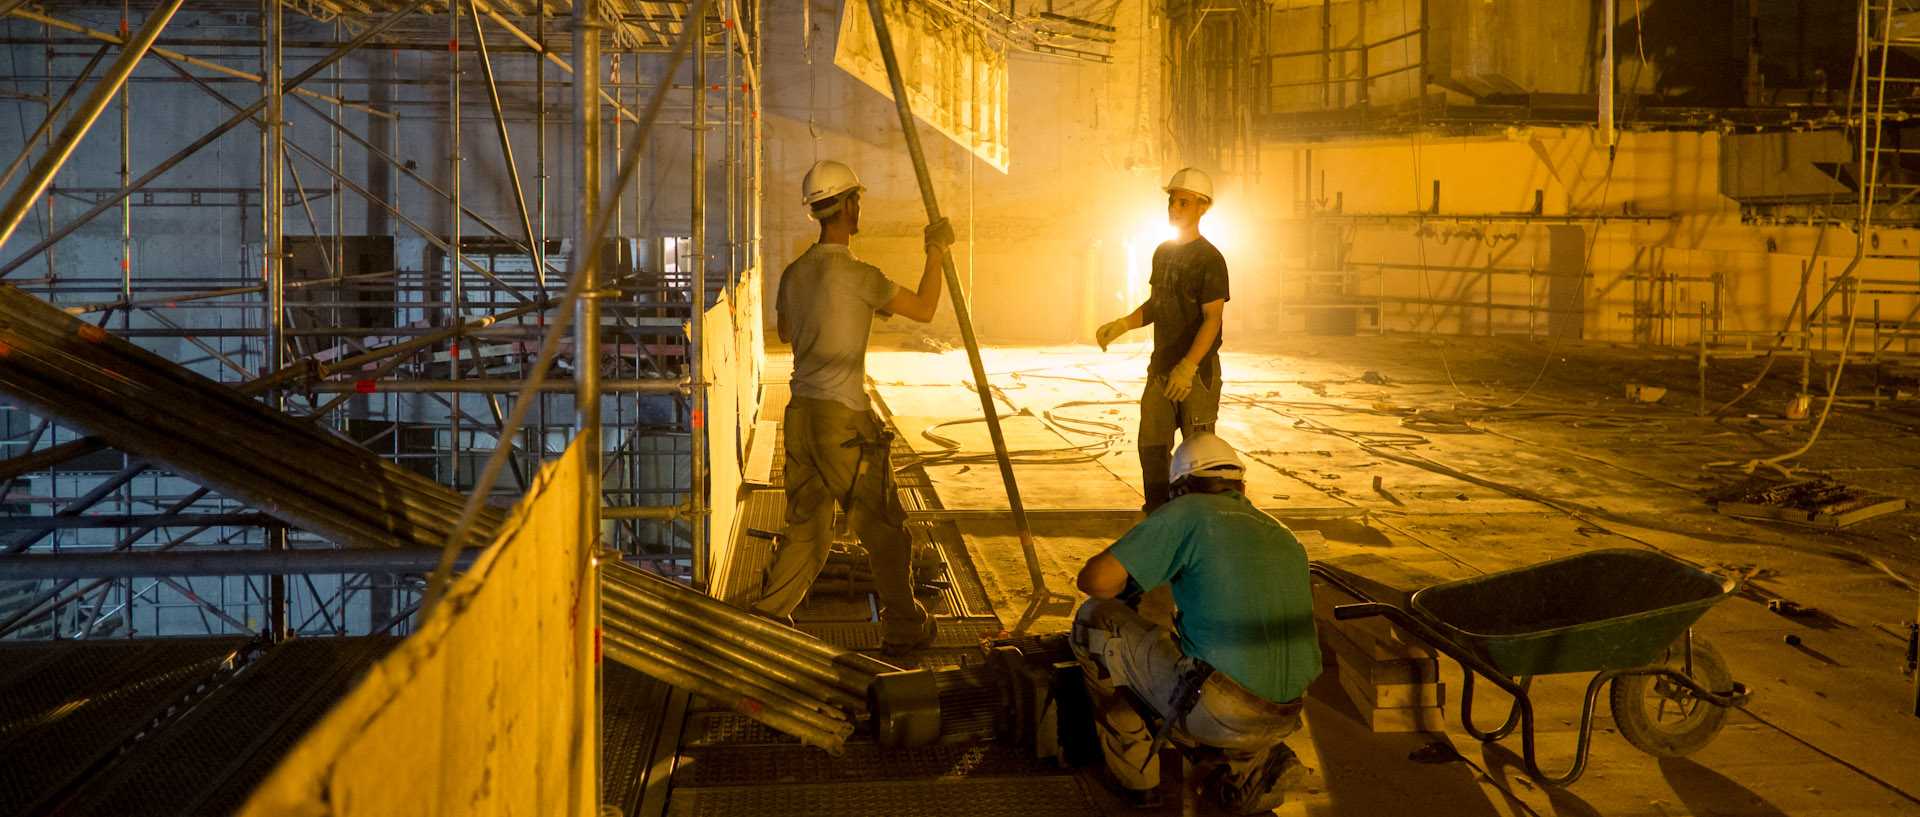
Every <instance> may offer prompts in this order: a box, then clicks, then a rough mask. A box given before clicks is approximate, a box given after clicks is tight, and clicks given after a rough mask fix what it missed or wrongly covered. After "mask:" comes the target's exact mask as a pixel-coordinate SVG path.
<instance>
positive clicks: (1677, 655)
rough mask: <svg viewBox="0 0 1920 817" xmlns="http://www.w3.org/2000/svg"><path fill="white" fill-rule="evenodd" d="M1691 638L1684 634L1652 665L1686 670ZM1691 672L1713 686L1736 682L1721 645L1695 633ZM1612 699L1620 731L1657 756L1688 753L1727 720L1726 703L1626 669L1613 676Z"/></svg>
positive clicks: (1697, 679) (1724, 686)
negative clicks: (1701, 696) (1626, 674)
mask: <svg viewBox="0 0 1920 817" xmlns="http://www.w3.org/2000/svg"><path fill="white" fill-rule="evenodd" d="M1686 649H1687V640H1686V638H1685V637H1684V636H1683V637H1681V639H1680V640H1679V641H1675V642H1674V643H1673V644H1672V645H1671V646H1669V647H1667V649H1666V652H1665V653H1664V654H1663V655H1662V657H1661V658H1660V660H1658V661H1656V662H1654V666H1665V667H1667V668H1668V669H1671V670H1673V671H1675V672H1679V673H1686V660H1687V654H1686ZM1687 677H1689V678H1692V679H1693V680H1694V682H1695V683H1698V684H1699V685H1701V686H1703V687H1706V688H1707V689H1710V690H1724V689H1728V688H1730V687H1732V685H1733V677H1732V676H1731V675H1729V674H1728V673H1727V662H1726V661H1724V660H1722V659H1721V658H1720V651H1719V650H1716V649H1714V648H1713V645H1712V644H1709V643H1707V641H1706V639H1703V638H1701V637H1699V636H1694V637H1693V672H1692V673H1690V674H1688V675H1687ZM1608 703H1609V704H1611V706H1612V708H1613V722H1614V725H1615V726H1617V727H1619V729H1620V736H1621V737H1624V738H1626V739H1627V742H1628V743H1631V744H1633V745H1634V747H1636V748H1638V749H1639V750H1640V751H1643V752H1646V753H1647V754H1650V755H1653V756H1655V757H1681V756H1683V755H1690V754H1693V753H1694V752H1697V751H1699V750H1700V748H1701V747H1703V746H1706V745H1707V744H1708V743H1710V742H1712V740H1713V736H1714V735H1717V734H1719V733H1720V727H1722V726H1724V725H1726V722H1727V708H1726V707H1723V706H1716V705H1714V704H1713V703H1711V702H1709V701H1705V700H1702V699H1700V698H1699V697H1698V696H1696V695H1694V694H1693V692H1692V691H1690V690H1688V689H1687V688H1686V687H1683V686H1681V685H1679V684H1676V683H1674V682H1672V681H1669V680H1667V679H1665V678H1662V677H1660V676H1658V675H1628V676H1623V677H1619V678H1615V679H1613V683H1612V690H1611V693H1610V694H1609V696H1608Z"/></svg>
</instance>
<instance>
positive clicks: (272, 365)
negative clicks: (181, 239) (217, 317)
mask: <svg viewBox="0 0 1920 817" xmlns="http://www.w3.org/2000/svg"><path fill="white" fill-rule="evenodd" d="M280 2H281V0H261V4H260V5H261V9H260V16H261V23H262V25H263V26H264V27H265V28H266V31H265V32H263V33H264V34H265V35H266V37H265V45H264V47H263V48H262V50H261V52H260V62H261V66H262V67H263V69H264V71H263V73H264V74H265V81H264V82H263V83H261V86H260V93H261V95H263V96H264V97H266V102H267V109H266V112H265V116H266V122H265V123H264V125H265V127H264V128H263V129H262V130H261V134H260V135H261V137H262V142H261V147H262V148H263V150H262V151H261V157H260V205H261V218H260V225H261V229H263V230H264V231H265V235H264V236H263V238H264V240H263V241H262V242H261V249H262V250H263V251H264V252H265V255H264V256H263V257H262V258H261V265H260V271H261V273H262V276H263V279H264V280H262V281H261V285H263V286H265V287H266V296H267V297H266V308H267V314H266V320H265V324H266V326H265V328H266V330H267V337H266V343H267V348H266V350H265V352H264V353H263V354H262V355H261V361H260V368H261V372H260V373H261V374H266V373H267V372H277V371H280V370H281V369H283V368H286V365H287V359H286V354H287V343H286V337H285V333H284V330H285V329H286V319H287V291H286V289H285V284H286V280H287V277H286V258H287V253H286V247H285V245H284V242H285V235H286V230H285V229H284V228H283V222H284V218H285V215H286V214H285V211H284V209H283V208H284V204H285V201H286V190H285V173H286V170H285V167H286V150H287V142H286V130H285V124H286V110H285V105H284V103H285V97H284V96H283V95H282V93H281V90H280V89H281V81H282V79H283V77H282V76H281V71H280V59H281V43H282V40H283V35H284V33H285V30H284V29H283V27H282V25H281V24H282V22H283V20H282V17H281V11H280ZM125 297H129V298H131V297H132V293H131V292H128V293H126V295H125ZM267 403H268V405H271V406H273V407H274V408H275V409H276V410H285V409H286V400H285V398H284V397H283V396H282V395H281V394H280V392H279V390H278V389H275V390H272V391H270V392H269V393H268V398H267ZM266 539H267V549H268V550H269V551H285V550H286V547H287V529H286V528H283V527H278V526H276V527H272V528H268V529H267V530H266ZM267 599H268V606H267V634H268V637H269V638H271V639H272V640H273V641H275V642H279V641H284V640H286V638H287V635H288V632H287V580H286V577H284V576H269V577H267Z"/></svg>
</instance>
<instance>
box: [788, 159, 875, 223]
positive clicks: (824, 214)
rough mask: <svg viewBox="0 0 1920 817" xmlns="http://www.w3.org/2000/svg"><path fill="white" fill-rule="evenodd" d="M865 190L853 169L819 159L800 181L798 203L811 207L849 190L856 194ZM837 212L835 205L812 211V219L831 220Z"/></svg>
mask: <svg viewBox="0 0 1920 817" xmlns="http://www.w3.org/2000/svg"><path fill="white" fill-rule="evenodd" d="M865 189H866V188H865V187H861V186H860V177H859V176H856V175H854V173H853V168H851V167H847V166H846V165H844V164H841V163H839V162H836V161H834V160H832V159H821V160H820V161H817V162H814V163H813V167H812V168H811V169H809V170H808V171H807V176H806V178H804V179H802V180H801V181H800V203H801V204H805V205H807V206H809V207H811V206H813V203H814V202H818V201H825V200H827V199H830V198H833V197H835V196H838V195H840V194H842V193H845V192H847V191H849V190H851V191H854V192H856V193H857V192H859V191H862V190H865ZM838 212H840V208H839V206H837V205H836V206H833V207H829V208H826V209H825V210H818V211H814V213H813V217H814V218H820V219H824V218H832V217H833V214H835V213H838Z"/></svg>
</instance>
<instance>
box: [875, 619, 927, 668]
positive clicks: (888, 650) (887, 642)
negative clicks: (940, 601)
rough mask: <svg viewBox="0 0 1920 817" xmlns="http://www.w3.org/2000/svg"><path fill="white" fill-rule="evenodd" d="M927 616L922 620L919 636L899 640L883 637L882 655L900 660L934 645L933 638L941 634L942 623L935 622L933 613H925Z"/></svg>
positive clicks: (881, 643) (881, 641) (881, 642)
mask: <svg viewBox="0 0 1920 817" xmlns="http://www.w3.org/2000/svg"><path fill="white" fill-rule="evenodd" d="M923 612H925V611H923ZM925 616H926V617H925V618H922V619H921V620H920V634H919V635H917V636H913V637H911V638H899V639H896V638H893V637H891V636H887V637H882V638H881V639H880V654H881V655H884V656H886V657H888V658H898V657H900V656H902V655H906V654H907V653H910V652H913V651H914V650H917V649H920V648H921V647H925V646H927V645H928V644H932V643H933V637H934V636H936V635H938V634H939V633H940V623H939V622H938V621H936V620H934V618H933V614H932V613H925Z"/></svg>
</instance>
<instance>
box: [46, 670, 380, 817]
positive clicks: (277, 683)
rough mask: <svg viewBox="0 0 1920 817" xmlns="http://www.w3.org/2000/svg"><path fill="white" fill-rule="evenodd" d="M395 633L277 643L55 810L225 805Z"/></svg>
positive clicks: (136, 811)
mask: <svg viewBox="0 0 1920 817" xmlns="http://www.w3.org/2000/svg"><path fill="white" fill-rule="evenodd" d="M398 643H400V639H399V638H398V637H389V636H382V637H362V638H314V639H300V640H295V641H289V642H286V643H283V644H278V645H275V646H274V647H272V648H271V649H269V650H267V651H266V652H265V653H263V654H262V655H261V656H260V657H259V658H257V659H255V660H254V661H253V662H252V663H249V664H247V665H246V666H244V667H242V668H241V669H240V671H238V672H236V673H234V675H233V676H232V677H231V679H229V680H227V682H225V683H222V684H221V685H220V686H219V687H218V688H216V689H214V690H213V691H212V692H210V693H209V694H208V695H207V696H206V698H205V699H204V700H203V701H201V702H200V703H199V704H198V705H195V706H193V707H192V708H191V709H190V710H188V711H187V712H186V713H185V714H184V715H182V716H180V718H179V719H178V720H177V721H174V722H171V723H168V724H166V725H164V726H163V727H161V728H160V729H158V730H155V731H154V733H153V734H151V735H148V736H146V737H143V738H142V739H140V740H139V741H138V742H137V743H135V744H134V745H133V749H132V750H131V751H129V752H128V753H127V754H126V755H125V756H123V757H121V758H120V759H119V760H118V761H116V762H114V763H113V764H111V765H110V766H108V767H107V768H106V769H104V770H102V772H101V773H100V774H99V775H97V776H95V777H94V778H93V779H91V780H88V781H87V782H86V785H85V786H84V788H82V789H81V790H80V793H79V794H78V795H77V796H76V797H74V798H73V799H72V800H70V801H68V802H67V803H65V804H64V805H63V806H62V807H61V808H60V809H58V810H57V811H53V812H51V813H52V814H55V815H61V817H73V816H76V815H96V814H115V815H177V814H210V815H217V814H230V813H232V812H233V811H234V810H236V809H238V808H239V807H240V805H241V804H242V803H244V802H245V801H246V797H247V795H248V794H250V793H252V791H253V788H254V786H256V785H258V784H259V782H260V780H262V779H263V778H265V777H266V775H267V773H268V772H270V771H272V770H273V767H274V766H275V765H276V764H278V763H279V762H280V759H281V758H282V757H284V756H285V755H286V753H287V751H288V750H290V749H291V748H292V747H293V745H294V743H295V742H297V741H298V740H299V739H300V737H301V736H303V735H305V734H306V732H307V730H308V729H309V728H311V727H312V726H313V724H314V723H315V722H317V721H318V720H319V719H320V717H321V716H322V715H324V714H326V712H327V710H329V709H331V708H332V706H333V703H334V702H335V701H336V700H338V699H339V698H340V696H342V695H344V694H346V693H347V692H348V691H349V690H350V689H351V688H352V686H353V684H354V683H355V682H357V681H358V680H359V679H360V677H361V676H362V675H364V674H365V673H366V671H367V669H368V668H370V667H372V666H373V664H374V662H375V661H378V660H379V659H380V658H381V656H384V655H386V654H387V652H388V651H389V650H391V649H392V648H393V646H394V645H395V644H398Z"/></svg>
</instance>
